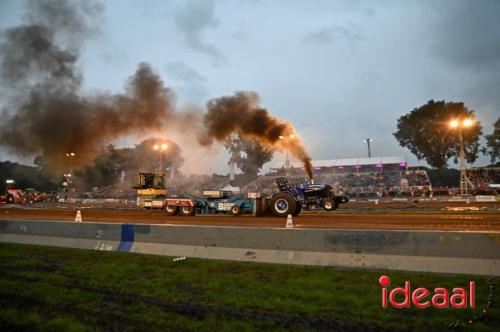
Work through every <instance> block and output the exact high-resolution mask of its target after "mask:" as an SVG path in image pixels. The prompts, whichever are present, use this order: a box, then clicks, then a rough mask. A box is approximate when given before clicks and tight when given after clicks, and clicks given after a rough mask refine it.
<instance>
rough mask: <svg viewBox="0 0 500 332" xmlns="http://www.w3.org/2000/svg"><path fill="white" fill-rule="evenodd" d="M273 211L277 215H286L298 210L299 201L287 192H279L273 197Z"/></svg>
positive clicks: (271, 205)
mask: <svg viewBox="0 0 500 332" xmlns="http://www.w3.org/2000/svg"><path fill="white" fill-rule="evenodd" d="M270 203H271V204H270V207H271V211H272V212H273V214H274V215H275V216H278V217H286V216H287V215H289V214H292V215H293V214H294V213H295V212H296V211H297V202H296V201H295V199H294V198H293V197H292V196H290V195H289V194H287V193H278V194H276V195H274V196H273V197H272V198H271V202H270Z"/></svg>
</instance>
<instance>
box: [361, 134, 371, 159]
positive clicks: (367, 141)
mask: <svg viewBox="0 0 500 332" xmlns="http://www.w3.org/2000/svg"><path fill="white" fill-rule="evenodd" d="M363 142H365V143H366V144H368V158H371V157H372V149H371V146H370V142H373V138H367V139H364V140H363Z"/></svg>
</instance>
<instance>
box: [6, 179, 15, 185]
mask: <svg viewBox="0 0 500 332" xmlns="http://www.w3.org/2000/svg"><path fill="white" fill-rule="evenodd" d="M14 182H15V181H14V180H12V179H7V180H5V183H7V184H13V183H14Z"/></svg>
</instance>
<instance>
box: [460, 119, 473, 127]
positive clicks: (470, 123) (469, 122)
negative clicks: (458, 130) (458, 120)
mask: <svg viewBox="0 0 500 332" xmlns="http://www.w3.org/2000/svg"><path fill="white" fill-rule="evenodd" d="M473 124H474V120H472V119H465V120H464V122H462V125H463V126H464V127H470V126H472V125H473Z"/></svg>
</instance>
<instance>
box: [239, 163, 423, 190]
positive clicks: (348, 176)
mask: <svg viewBox="0 0 500 332" xmlns="http://www.w3.org/2000/svg"><path fill="white" fill-rule="evenodd" d="M312 165H313V168H314V180H315V181H316V182H318V183H319V182H321V183H331V184H333V186H334V187H335V188H336V189H339V190H342V191H343V192H344V193H346V194H348V195H350V196H352V197H356V196H367V197H380V196H395V195H422V194H428V193H430V192H431V191H432V186H431V183H430V181H429V177H428V176H427V172H426V171H425V170H420V169H417V168H410V167H408V163H407V162H406V159H405V158H404V157H376V158H350V159H332V160H314V161H312ZM283 175H286V176H288V178H289V181H290V182H292V183H299V182H306V181H307V177H306V175H305V172H304V169H303V167H302V166H301V165H299V164H292V165H291V167H290V168H284V167H272V168H271V172H270V173H268V174H266V175H265V176H261V177H259V178H258V179H256V180H254V181H252V182H251V183H249V184H247V185H246V186H244V187H243V188H242V191H262V192H264V193H271V192H273V191H275V190H276V188H275V180H276V178H277V177H279V176H283Z"/></svg>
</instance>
